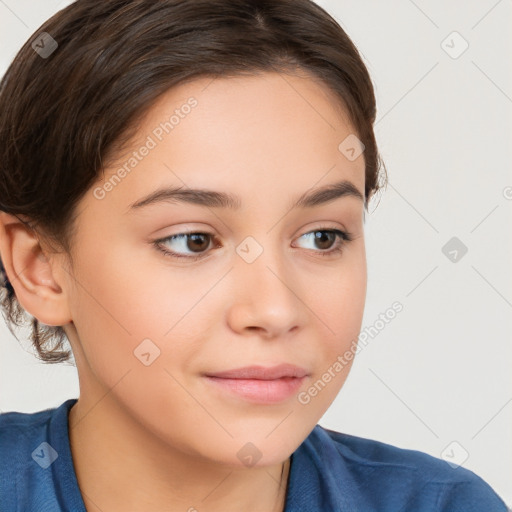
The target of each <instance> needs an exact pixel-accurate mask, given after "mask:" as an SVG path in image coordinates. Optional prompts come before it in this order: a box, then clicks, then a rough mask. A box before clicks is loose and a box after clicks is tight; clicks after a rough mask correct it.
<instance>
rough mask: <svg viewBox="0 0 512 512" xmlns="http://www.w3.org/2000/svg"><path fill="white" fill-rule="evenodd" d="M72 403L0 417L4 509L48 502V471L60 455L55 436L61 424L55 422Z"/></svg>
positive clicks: (50, 488) (0, 490)
mask: <svg viewBox="0 0 512 512" xmlns="http://www.w3.org/2000/svg"><path fill="white" fill-rule="evenodd" d="M75 401H76V400H75V399H70V400H67V401H66V402H64V403H63V404H61V405H60V406H59V407H54V408H51V409H46V410H43V411H38V412H34V413H25V412H5V413H2V414H0V501H1V502H2V504H3V506H5V507H6V508H5V510H20V507H21V509H23V510H32V509H33V507H32V504H31V500H32V499H35V497H36V496H39V498H41V497H44V498H45V499H46V500H47V501H48V503H50V502H51V501H50V499H51V498H50V496H51V494H52V493H53V488H54V472H53V468H52V469H48V468H49V467H50V466H52V465H53V463H54V462H55V460H56V459H58V457H59V455H60V452H61V448H60V446H59V442H58V441H59V440H58V439H56V434H57V433H59V430H60V429H61V423H62V422H61V421H59V422H58V423H57V422H56V419H57V415H58V414H59V413H60V414H61V415H63V414H65V412H66V411H67V410H68V408H69V407H70V406H71V405H72V404H73V403H74V402H75ZM52 436H53V438H52ZM16 507H18V508H16ZM2 510H4V509H2Z"/></svg>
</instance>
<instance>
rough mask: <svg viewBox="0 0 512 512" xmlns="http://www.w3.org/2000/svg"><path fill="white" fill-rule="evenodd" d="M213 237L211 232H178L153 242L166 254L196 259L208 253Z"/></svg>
mask: <svg viewBox="0 0 512 512" xmlns="http://www.w3.org/2000/svg"><path fill="white" fill-rule="evenodd" d="M212 238H213V235H211V234H210V233H200V232H195V233H178V234H176V235H171V236H168V237H166V238H162V239H160V240H156V241H155V242H153V244H154V245H155V246H156V248H157V249H158V250H160V251H161V252H163V253H164V254H165V255H166V256H171V257H174V258H188V259H190V260H195V259H199V258H201V257H203V256H204V255H205V254H206V253H207V250H208V248H209V246H210V242H211V240H212ZM169 247H170V248H172V250H169V249H168V248H169Z"/></svg>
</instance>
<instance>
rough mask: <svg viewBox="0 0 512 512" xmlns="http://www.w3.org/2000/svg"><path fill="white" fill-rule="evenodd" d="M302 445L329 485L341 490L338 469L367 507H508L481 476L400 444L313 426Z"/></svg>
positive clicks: (387, 508)
mask: <svg viewBox="0 0 512 512" xmlns="http://www.w3.org/2000/svg"><path fill="white" fill-rule="evenodd" d="M306 441H307V442H306V443H305V446H304V448H305V449H306V450H307V451H308V452H309V455H310V456H311V457H312V460H314V461H315V465H317V467H320V468H323V471H324V475H325V474H328V479H329V480H330V484H331V486H332V487H333V489H338V490H340V492H341V489H344V486H345V483H344V482H342V481H341V480H340V478H339V477H340V473H341V475H342V476H343V478H344V480H345V482H346V481H347V479H348V480H349V481H350V482H351V484H350V486H351V489H353V492H354V494H355V495H357V493H359V495H360V499H361V500H362V502H363V501H364V503H367V504H368V506H369V510H372V508H371V507H372V506H374V507H376V508H375V510H402V509H401V508H400V507H403V510H418V511H427V510H440V511H448V510H450V511H452V510H464V511H467V512H469V511H475V512H476V511H480V510H489V511H491V510H492V511H496V512H500V511H503V512H507V510H508V509H507V507H506V505H505V503H504V502H503V500H502V499H501V498H500V497H499V496H498V495H497V494H496V492H495V491H494V490H493V489H492V488H491V487H490V486H489V484H487V483H486V482H485V481H484V480H483V479H482V478H480V477H479V476H478V475H476V474H475V473H474V472H472V471H470V470H469V469H466V468H464V467H462V466H455V465H451V464H449V463H448V462H446V461H444V460H442V459H440V458H437V457H434V456H432V455H429V454H427V453H424V452H421V451H417V450H411V449H405V448H399V447H397V446H393V445H390V444H387V443H383V442H380V441H376V440H373V439H367V438H363V437H357V436H353V435H350V434H344V433H341V432H336V431H333V430H329V429H326V428H324V427H322V426H320V425H317V426H316V427H315V428H314V429H313V431H312V432H311V434H310V435H309V436H308V438H307V440H306Z"/></svg>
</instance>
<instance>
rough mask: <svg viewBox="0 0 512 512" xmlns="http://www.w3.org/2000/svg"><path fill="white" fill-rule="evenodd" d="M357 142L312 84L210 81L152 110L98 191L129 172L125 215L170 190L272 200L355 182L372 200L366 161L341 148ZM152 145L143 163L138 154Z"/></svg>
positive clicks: (181, 88) (268, 79) (122, 185)
mask: <svg viewBox="0 0 512 512" xmlns="http://www.w3.org/2000/svg"><path fill="white" fill-rule="evenodd" d="M355 135H356V134H355V131H354V128H353V126H352V124H351V122H350V120H349V118H348V116H347V114H346V113H345V111H344V110H343V108H342V105H341V102H340V101H339V99H338V98H337V96H336V95H335V94H334V93H333V92H332V91H331V90H330V89H329V88H328V87H327V86H326V85H325V84H323V83H322V82H321V81H319V80H317V79H313V78H311V77H310V76H309V75H305V74H302V75H301V76H295V75H290V74H283V73H274V72H269V73H261V74H259V75H255V76H235V77H221V78H219V77H216V78H213V77H201V78H198V79H195V80H192V81H190V82H187V83H182V84H180V85H178V86H176V87H173V88H172V89H170V90H168V91H167V92H166V93H164V94H163V95H162V96H161V97H160V98H159V99H158V101H156V102H155V103H154V104H153V105H152V107H151V108H149V109H148V110H147V111H146V113H145V114H144V116H143V117H142V118H141V119H140V120H139V122H138V124H137V132H136V135H135V136H134V137H133V138H132V140H131V141H130V142H129V144H128V145H127V146H126V148H125V149H126V150H125V151H123V152H121V153H119V154H117V155H116V156H115V159H111V160H110V161H109V162H108V165H107V168H106V169H105V177H104V178H103V179H102V180H100V183H99V184H100V185H101V181H103V182H105V181H107V180H109V178H111V177H114V175H115V174H116V173H118V171H119V169H120V168H122V167H123V166H124V168H125V170H126V171H127V172H124V173H123V175H124V177H123V179H122V181H121V182H119V183H118V184H116V185H115V186H114V187H113V188H114V190H112V191H111V192H109V196H110V200H111V201H113V202H114V203H117V204H118V206H119V208H124V209H126V206H127V205H128V204H130V203H133V202H134V201H136V200H137V199H138V198H140V197H141V196H142V195H144V193H148V192H150V191H151V190H153V189H154V188H155V187H156V186H163V185H170V184H174V185H178V186H184V187H190V188H211V189H213V190H219V189H224V190H229V191H232V192H233V193H235V194H237V195H239V196H240V197H244V196H247V197H254V195H255V194H256V195H260V196H261V195H265V196H266V199H267V200H271V199H272V198H273V197H274V196H276V199H277V198H279V193H281V194H282V191H283V190H285V191H291V192H293V193H291V195H294V196H296V195H297V193H298V192H304V191H305V190H307V189H310V188H311V187H314V186H315V184H318V185H319V186H320V185H325V184H327V183H331V182H338V181H340V179H349V180H350V181H351V182H353V183H354V185H355V186H356V187H357V188H358V189H359V190H360V191H361V192H363V194H364V153H363V155H361V156H360V157H359V158H357V159H355V160H349V159H347V157H346V156H345V155H344V154H343V152H342V151H341V150H340V147H339V146H340V144H341V143H342V142H343V141H344V140H345V139H346V138H347V137H349V136H355ZM144 146H146V147H149V148H150V149H149V150H144V151H143V152H144V156H142V157H141V155H140V154H138V155H134V152H138V153H141V151H139V150H142V149H143V148H144ZM135 160H136V161H135ZM127 163H128V165H127ZM118 174H119V173H118Z"/></svg>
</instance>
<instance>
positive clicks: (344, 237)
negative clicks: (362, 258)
mask: <svg viewBox="0 0 512 512" xmlns="http://www.w3.org/2000/svg"><path fill="white" fill-rule="evenodd" d="M300 238H305V239H306V240H308V242H310V243H311V244H312V245H317V246H319V247H320V249H321V250H320V251H317V252H319V254H320V256H331V255H334V254H337V253H339V252H341V250H342V249H343V247H344V245H345V244H346V242H350V241H351V240H352V235H351V234H350V233H348V232H346V231H341V230H340V229H323V228H320V229H315V230H314V231H310V232H309V233H305V234H304V235H302V236H301V237H300ZM333 243H334V245H333ZM312 249H313V250H315V249H316V248H315V247H313V248H312Z"/></svg>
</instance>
